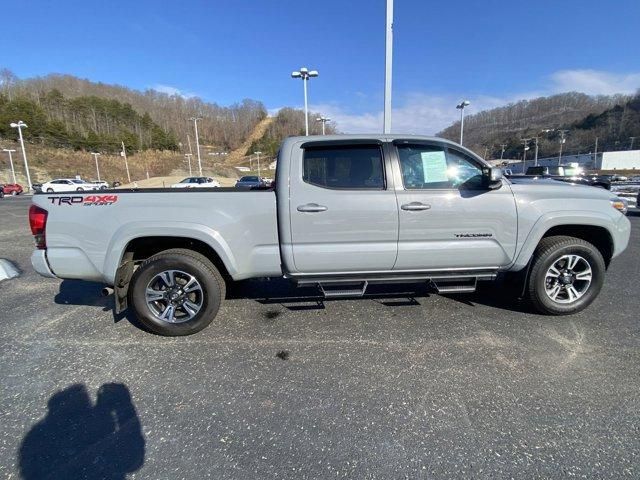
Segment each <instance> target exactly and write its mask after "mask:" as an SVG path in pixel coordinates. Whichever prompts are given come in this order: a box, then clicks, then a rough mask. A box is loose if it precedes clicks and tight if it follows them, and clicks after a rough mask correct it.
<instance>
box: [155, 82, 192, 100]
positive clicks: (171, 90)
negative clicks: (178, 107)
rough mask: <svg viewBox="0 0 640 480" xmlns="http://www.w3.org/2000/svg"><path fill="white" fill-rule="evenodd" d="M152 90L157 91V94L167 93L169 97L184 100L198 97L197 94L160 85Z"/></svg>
mask: <svg viewBox="0 0 640 480" xmlns="http://www.w3.org/2000/svg"><path fill="white" fill-rule="evenodd" d="M151 89H152V90H155V91H156V92H160V93H166V94H167V95H171V96H178V97H182V98H192V97H195V96H196V94H195V93H191V92H185V91H183V90H180V89H179V88H176V87H172V86H171V85H162V84H158V85H154V86H153V87H151Z"/></svg>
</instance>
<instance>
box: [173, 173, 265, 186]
mask: <svg viewBox="0 0 640 480" xmlns="http://www.w3.org/2000/svg"><path fill="white" fill-rule="evenodd" d="M219 186H220V183H219V182H218V181H217V180H215V179H213V178H211V177H187V178H185V179H184V180H182V181H180V182H179V183H174V184H173V185H171V188H212V187H219ZM235 186H236V187H238V188H256V187H271V186H273V180H272V179H270V178H264V177H259V176H257V175H245V176H244V177H241V178H240V179H239V180H237V181H236V185H235Z"/></svg>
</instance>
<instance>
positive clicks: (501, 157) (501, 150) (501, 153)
mask: <svg viewBox="0 0 640 480" xmlns="http://www.w3.org/2000/svg"><path fill="white" fill-rule="evenodd" d="M506 147H507V144H506V143H501V144H500V160H502V159H503V158H504V150H505V148H506Z"/></svg>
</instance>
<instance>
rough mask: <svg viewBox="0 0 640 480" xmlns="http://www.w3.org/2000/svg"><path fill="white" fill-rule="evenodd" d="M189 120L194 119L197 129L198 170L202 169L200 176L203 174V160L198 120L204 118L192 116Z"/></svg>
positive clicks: (194, 125)
mask: <svg viewBox="0 0 640 480" xmlns="http://www.w3.org/2000/svg"><path fill="white" fill-rule="evenodd" d="M189 120H193V127H194V128H195V130H196V153H197V154H198V170H200V176H202V161H201V160H200V138H199V137H198V120H202V118H200V117H191V118H190V119H189Z"/></svg>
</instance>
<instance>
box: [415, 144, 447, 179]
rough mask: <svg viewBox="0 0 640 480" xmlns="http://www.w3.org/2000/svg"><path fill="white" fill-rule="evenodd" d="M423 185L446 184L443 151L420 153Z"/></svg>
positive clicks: (445, 161) (445, 160)
mask: <svg viewBox="0 0 640 480" xmlns="http://www.w3.org/2000/svg"><path fill="white" fill-rule="evenodd" d="M420 157H421V158H422V171H423V174H424V183H435V182H447V181H448V180H449V177H448V176H447V158H446V157H445V155H444V151H443V150H439V151H435V152H420Z"/></svg>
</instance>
